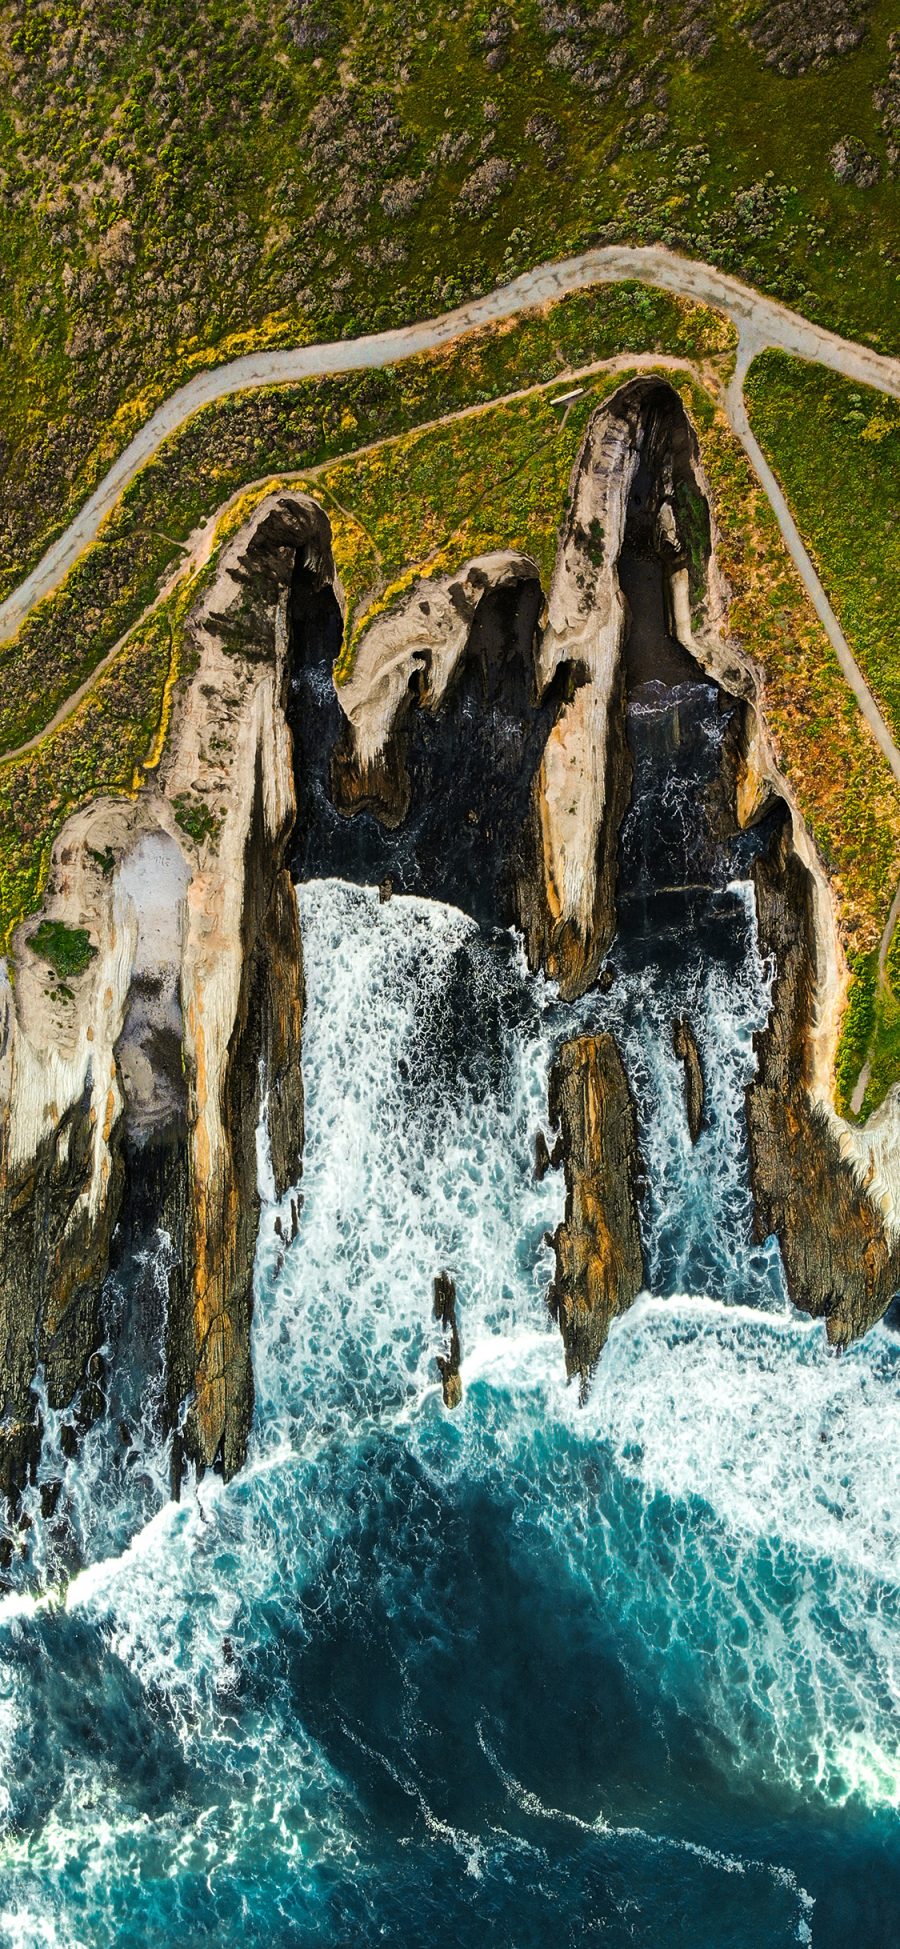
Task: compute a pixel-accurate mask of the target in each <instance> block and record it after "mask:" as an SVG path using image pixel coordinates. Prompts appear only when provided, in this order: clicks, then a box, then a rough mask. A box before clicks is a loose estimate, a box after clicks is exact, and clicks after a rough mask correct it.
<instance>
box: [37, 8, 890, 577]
mask: <svg viewBox="0 0 900 1949" xmlns="http://www.w3.org/2000/svg"><path fill="white" fill-rule="evenodd" d="M895 25H896V5H895V0H872V3H871V4H870V0H828V4H827V5H826V6H819V7H817V8H815V9H810V8H809V7H804V6H803V5H801V4H794V0H673V4H671V5H668V6H665V7H664V6H662V4H661V3H660V0H612V3H604V4H602V5H597V4H594V0H590V4H589V0H568V3H567V4H561V0H521V3H520V4H519V5H517V6H516V7H515V9H512V8H509V7H507V6H506V5H504V4H498V5H493V4H491V0H456V4H453V0H450V3H449V4H445V0H441V4H440V5H437V4H435V0H431V4H426V5H425V6H417V7H411V6H409V5H408V4H407V0H391V4H390V5H388V4H385V0H361V3H359V0H354V4H353V5H351V4H350V0H266V4H265V5H263V4H262V0H241V4H239V5H238V4H236V0H190V4H188V0H165V4H163V0H134V4H133V5H129V6H128V7H125V6H123V5H122V4H121V0H109V3H108V4H105V5H104V6H102V7H98V6H96V5H94V4H89V0H10V4H9V6H8V7H7V8H6V9H5V10H4V12H3V16H2V20H0V278H2V288H3V291H4V298H3V303H2V317H0V481H2V486H0V589H3V588H7V589H8V588H9V587H11V586H13V584H14V583H15V582H16V581H17V580H18V579H19V578H20V577H21V575H22V573H23V572H24V570H25V568H26V567H27V566H28V564H29V563H30V562H32V561H33V560H34V559H35V557H36V555H37V554H38V553H39V552H40V549H41V547H42V546H43V545H44V544H45V543H46V541H47V539H48V538H49V537H50V535H51V534H52V533H53V532H55V531H56V530H58V528H59V527H60V525H61V524H62V522H63V520H64V518H65V516H66V514H67V513H68V512H71V509H72V507H73V505H74V504H75V503H77V501H78V500H79V499H80V498H82V496H83V495H84V493H85V491H86V490H87V489H88V487H89V486H90V485H91V483H92V482H93V481H94V479H95V478H96V477H97V474H98V472H99V471H101V470H102V468H103V466H104V464H105V463H106V461H108V459H109V457H110V456H111V454H112V453H113V452H114V451H115V450H116V449H117V448H118V447H120V446H121V445H122V444H123V442H124V440H125V439H126V438H127V436H128V435H129V433H130V432H131V431H133V429H134V427H135V426H136V425H137V424H138V423H139V422H140V421H141V420H142V419H143V418H144V417H145V416H146V413H147V411H148V410H149V407H150V405H151V404H152V403H153V402H154V401H155V400H156V399H158V398H159V397H160V396H161V395H162V394H164V393H166V392H167V391H169V390H170V389H171V387H172V385H173V384H174V383H175V382H176V380H177V379H178V378H179V377H180V376H182V375H184V374H185V373H186V372H187V371H189V370H191V369H194V368H196V366H197V365H198V364H204V363H210V362H216V361H218V360H220V359H222V358H224V357H226V356H228V355H230V354H232V353H233V352H235V351H237V350H239V349H241V348H242V347H245V346H248V345H255V344H265V343H281V342H284V341H286V340H290V341H297V340H298V339H304V338H320V337H323V336H330V335H333V334H340V335H348V334H351V333H353V332H357V331H359V330H361V329H364V328H368V327H371V326H373V325H376V324H379V323H382V322H386V321H391V322H393V321H395V320H400V319H405V318H413V317H415V316H421V315H425V314H430V313H433V312H435V311H438V310H441V309H443V308H445V307H447V306H448V305H451V304H453V303H455V302H457V301H458V300H459V299H461V298H462V297H463V296H465V295H467V294H470V293H473V292H476V291H480V290H483V289H485V288H487V287H489V286H491V285H493V284H495V283H496V282H497V281H498V280H500V279H502V278H506V277H508V276H509V275H511V274H512V273H514V272H516V271H518V270H520V269H523V268H525V267H527V266H528V265H531V264H534V263H536V262H538V261H540V260H541V259H543V258H547V257H556V256H560V255H562V254H564V253H565V252H568V251H574V250H576V249H579V248H581V247H583V246H585V245H587V244H589V243H592V242H596V241H609V240H614V239H627V240H632V241H637V242H641V241H648V240H653V239H662V240H663V241H665V242H667V243H669V244H671V245H673V246H674V247H675V248H677V249H681V250H684V251H686V252H688V253H692V254H695V255H699V256H704V257H707V258H710V259H712V260H713V261H714V262H716V263H717V264H720V265H722V266H724V267H726V268H727V269H729V270H732V271H735V272H737V273H739V274H740V275H742V276H744V277H745V278H747V279H749V280H750V281H751V282H754V283H756V284H758V285H760V286H762V287H763V288H765V289H767V290H770V291H773V292H775V293H777V294H778V295H779V296H781V297H783V298H784V299H786V300H787V301H788V302H790V303H792V304H795V305H798V306H800V307H801V308H802V309H803V310H805V311H806V312H808V313H810V314H812V315H815V316H818V317H820V318H823V319H825V320H826V321H827V322H828V323H829V324H835V325H838V326H840V327H841V328H843V329H845V330H847V331H849V332H851V333H852V334H853V335H854V336H859V337H867V338H871V339H872V340H873V342H876V343H880V344H883V345H884V346H886V347H892V346H895V345H896V344H897V343H898V342H900V330H898V325H900V282H898V280H900V227H898V224H897V221H896V213H897V193H896V187H895V184H894V181H893V172H894V169H895V167H896V160H895V152H896V147H897V141H898V129H900V55H898V54H896V53H892V52H891V50H890V48H889V45H888V41H889V35H890V32H891V30H892V28H893V27H894V26H895Z"/></svg>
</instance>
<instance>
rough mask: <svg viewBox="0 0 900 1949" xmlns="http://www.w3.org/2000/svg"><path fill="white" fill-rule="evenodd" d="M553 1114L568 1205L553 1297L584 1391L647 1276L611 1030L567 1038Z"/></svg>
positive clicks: (621, 1074) (627, 1118) (631, 1142)
mask: <svg viewBox="0 0 900 1949" xmlns="http://www.w3.org/2000/svg"><path fill="white" fill-rule="evenodd" d="M550 1116H551V1119H552V1121H553V1123H554V1124H555V1125H557V1126H558V1127H559V1131H560V1140H561V1146H562V1155H563V1163H564V1165H565V1174H566V1213H565V1218H564V1220H563V1223H562V1224H561V1225H559V1226H558V1227H557V1230H556V1233H555V1236H554V1240H553V1244H554V1249H555V1252H556V1275H555V1278H554V1281H553V1284H552V1286H551V1289H550V1293H549V1301H550V1306H551V1309H552V1311H553V1313H554V1315H555V1317H556V1318H557V1319H558V1321H559V1324H560V1329H561V1332H562V1336H563V1341H564V1343H565V1349H566V1372H567V1373H568V1374H570V1375H572V1374H578V1375H579V1376H580V1378H581V1383H582V1394H584V1393H585V1391H586V1387H587V1382H588V1380H589V1378H590V1375H591V1373H592V1371H593V1369H594V1367H595V1365H596V1363H597V1360H598V1358H599V1356H600V1353H601V1352H602V1349H603V1347H604V1346H605V1344H606V1338H607V1335H608V1333H609V1329H610V1325H611V1323H612V1321H613V1320H614V1319H615V1317H616V1314H617V1313H624V1312H625V1310H626V1309H627V1307H629V1306H630V1305H631V1304H632V1301H633V1300H634V1299H636V1298H637V1295H638V1293H639V1292H640V1290H641V1287H642V1285H643V1282H644V1262H643V1255H642V1252H641V1239H640V1229H639V1225H638V1204H637V1176H638V1172H639V1169H640V1156H639V1152H638V1141H637V1122H636V1118H635V1111H634V1104H633V1102H632V1099H631V1093H630V1091H629V1088H628V1081H627V1078H626V1075H625V1071H624V1068H623V1066H622V1058H621V1056H620V1055H619V1051H618V1049H617V1047H616V1043H615V1041H614V1039H613V1037H612V1036H611V1035H608V1034H603V1035H597V1036H592V1035H583V1036H577V1037H575V1038H574V1039H573V1040H572V1041H571V1042H565V1043H563V1046H562V1048H561V1049H560V1051H559V1054H558V1056H557V1058H556V1061H555V1062H554V1065H553V1069H552V1072H551V1076H550Z"/></svg>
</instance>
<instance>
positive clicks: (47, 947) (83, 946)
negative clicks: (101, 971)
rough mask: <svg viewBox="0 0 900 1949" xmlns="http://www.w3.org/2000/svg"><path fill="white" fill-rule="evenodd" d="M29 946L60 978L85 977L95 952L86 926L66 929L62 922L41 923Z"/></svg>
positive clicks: (47, 921)
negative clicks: (81, 975)
mask: <svg viewBox="0 0 900 1949" xmlns="http://www.w3.org/2000/svg"><path fill="white" fill-rule="evenodd" d="M28 945H29V947H30V949H31V951H32V954H36V955H38V957H39V958H40V960H41V961H47V962H48V963H49V965H50V967H51V968H52V969H53V971H54V973H55V974H58V975H60V976H61V977H62V978H63V979H65V978H67V977H69V976H72V975H80V974H84V971H85V968H87V967H89V965H90V963H91V961H92V960H93V958H94V955H95V954H96V952H97V950H96V948H95V947H94V945H93V943H92V941H91V937H90V935H89V933H88V931H87V928H86V927H67V926H66V924H65V921H62V920H42V921H41V924H40V926H39V927H36V928H35V930H34V933H33V934H31V935H30V936H29V940H28Z"/></svg>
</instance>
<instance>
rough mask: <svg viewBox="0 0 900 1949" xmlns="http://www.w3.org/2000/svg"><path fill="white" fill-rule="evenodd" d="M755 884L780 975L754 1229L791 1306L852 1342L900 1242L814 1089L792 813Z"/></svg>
mask: <svg viewBox="0 0 900 1949" xmlns="http://www.w3.org/2000/svg"><path fill="white" fill-rule="evenodd" d="M754 881H755V885H756V900H757V911H758V918H759V933H760V946H761V948H762V950H763V952H764V953H765V954H768V955H771V957H772V960H773V965H774V967H775V971H776V972H775V979H774V984H773V992H772V1007H771V1012H770V1015H769V1020H768V1023H767V1025H766V1027H765V1029H764V1030H763V1031H762V1033H761V1034H760V1035H757V1037H756V1038H755V1047H756V1058H757V1073H756V1076H755V1077H754V1079H753V1081H752V1083H751V1084H750V1087H749V1089H748V1091H747V1128H748V1132H749V1138H750V1157H751V1169H752V1179H753V1191H754V1199H755V1205H756V1215H757V1233H758V1236H759V1237H760V1238H761V1239H764V1238H766V1237H767V1236H768V1234H769V1233H770V1232H774V1233H775V1236H776V1237H777V1239H778V1242H779V1245H780V1246H781V1251H782V1257H783V1259H784V1268H785V1275H786V1278H787V1284H788V1290H789V1292H790V1295H791V1298H792V1300H793V1301H794V1304H795V1305H796V1306H801V1307H803V1308H804V1310H805V1311H806V1312H808V1313H811V1314H812V1315H813V1316H814V1318H817V1319H819V1318H824V1320H825V1324H826V1328H827V1331H828V1338H829V1340H832V1341H834V1342H835V1343H836V1344H837V1345H839V1346H843V1345H845V1344H846V1343H847V1341H849V1340H853V1339H855V1338H856V1337H857V1336H858V1335H859V1334H861V1333H865V1332H866V1330H867V1328H868V1327H870V1326H872V1325H873V1324H874V1322H875V1321H876V1320H878V1319H880V1318H881V1316H882V1314H883V1313H884V1312H885V1310H886V1308H887V1306H888V1305H889V1303H890V1300H891V1298H892V1297H893V1295H894V1293H895V1292H896V1291H897V1290H898V1287H900V1242H897V1241H892V1240H891V1239H890V1237H889V1235H888V1232H887V1229H886V1226H885V1219H884V1214H883V1213H882V1211H880V1210H879V1209H878V1208H877V1206H876V1205H875V1203H874V1202H873V1200H872V1199H871V1198H870V1197H869V1196H868V1195H867V1191H868V1186H867V1184H866V1182H865V1179H864V1178H863V1176H862V1174H861V1171H860V1168H859V1166H858V1164H857V1163H856V1162H855V1161H854V1159H853V1156H852V1155H848V1154H847V1153H846V1150H845V1148H844V1147H843V1146H842V1144H841V1141H840V1125H839V1123H838V1119H837V1118H835V1117H834V1116H833V1114H829V1113H828V1111H827V1109H826V1108H825V1107H824V1106H823V1105H822V1104H821V1103H817V1102H816V1099H815V1096H814V1082H815V1078H814V1070H813V1053H812V1046H811V1040H810V1024H811V1023H812V1022H813V1020H814V1018H815V1012H816V1005H817V990H818V973H817V958H818V953H819V945H818V942H817V937H816V927H815V918H814V904H813V885H812V879H811V875H810V872H809V869H808V867H807V866H806V865H804V863H803V861H802V860H801V859H800V858H799V857H798V855H797V853H796V852H795V850H794V847H793V845H792V841H791V828H790V821H789V820H788V819H787V818H785V820H784V821H783V823H782V825H781V828H780V830H779V832H778V834H777V836H776V838H775V840H774V843H773V845H772V847H771V848H770V850H769V852H768V853H767V854H766V855H764V856H763V857H762V858H761V859H760V860H758V861H757V863H756V866H755V868H754ZM868 1175H869V1181H870V1182H871V1180H872V1176H873V1173H872V1171H871V1169H870V1172H869V1174H868Z"/></svg>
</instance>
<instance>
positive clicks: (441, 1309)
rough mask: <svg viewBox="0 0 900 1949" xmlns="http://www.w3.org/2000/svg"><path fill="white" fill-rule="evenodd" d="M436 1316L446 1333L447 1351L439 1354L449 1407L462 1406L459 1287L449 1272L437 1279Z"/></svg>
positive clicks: (445, 1402)
mask: <svg viewBox="0 0 900 1949" xmlns="http://www.w3.org/2000/svg"><path fill="white" fill-rule="evenodd" d="M434 1317H435V1319H436V1320H437V1321H438V1323H439V1325H440V1327H441V1331H442V1333H443V1335H444V1344H445V1347H446V1352H445V1353H439V1354H438V1356H437V1364H438V1373H439V1374H440V1377H441V1389H442V1392H443V1396H444V1406H445V1408H458V1407H459V1404H460V1401H461V1400H462V1380H461V1378H460V1372H459V1368H460V1361H461V1358H462V1349H461V1347H460V1340H459V1326H458V1323H457V1318H456V1287H455V1286H454V1284H453V1280H452V1279H451V1277H450V1274H449V1272H439V1273H438V1275H437V1278H436V1279H435V1282H434Z"/></svg>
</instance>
